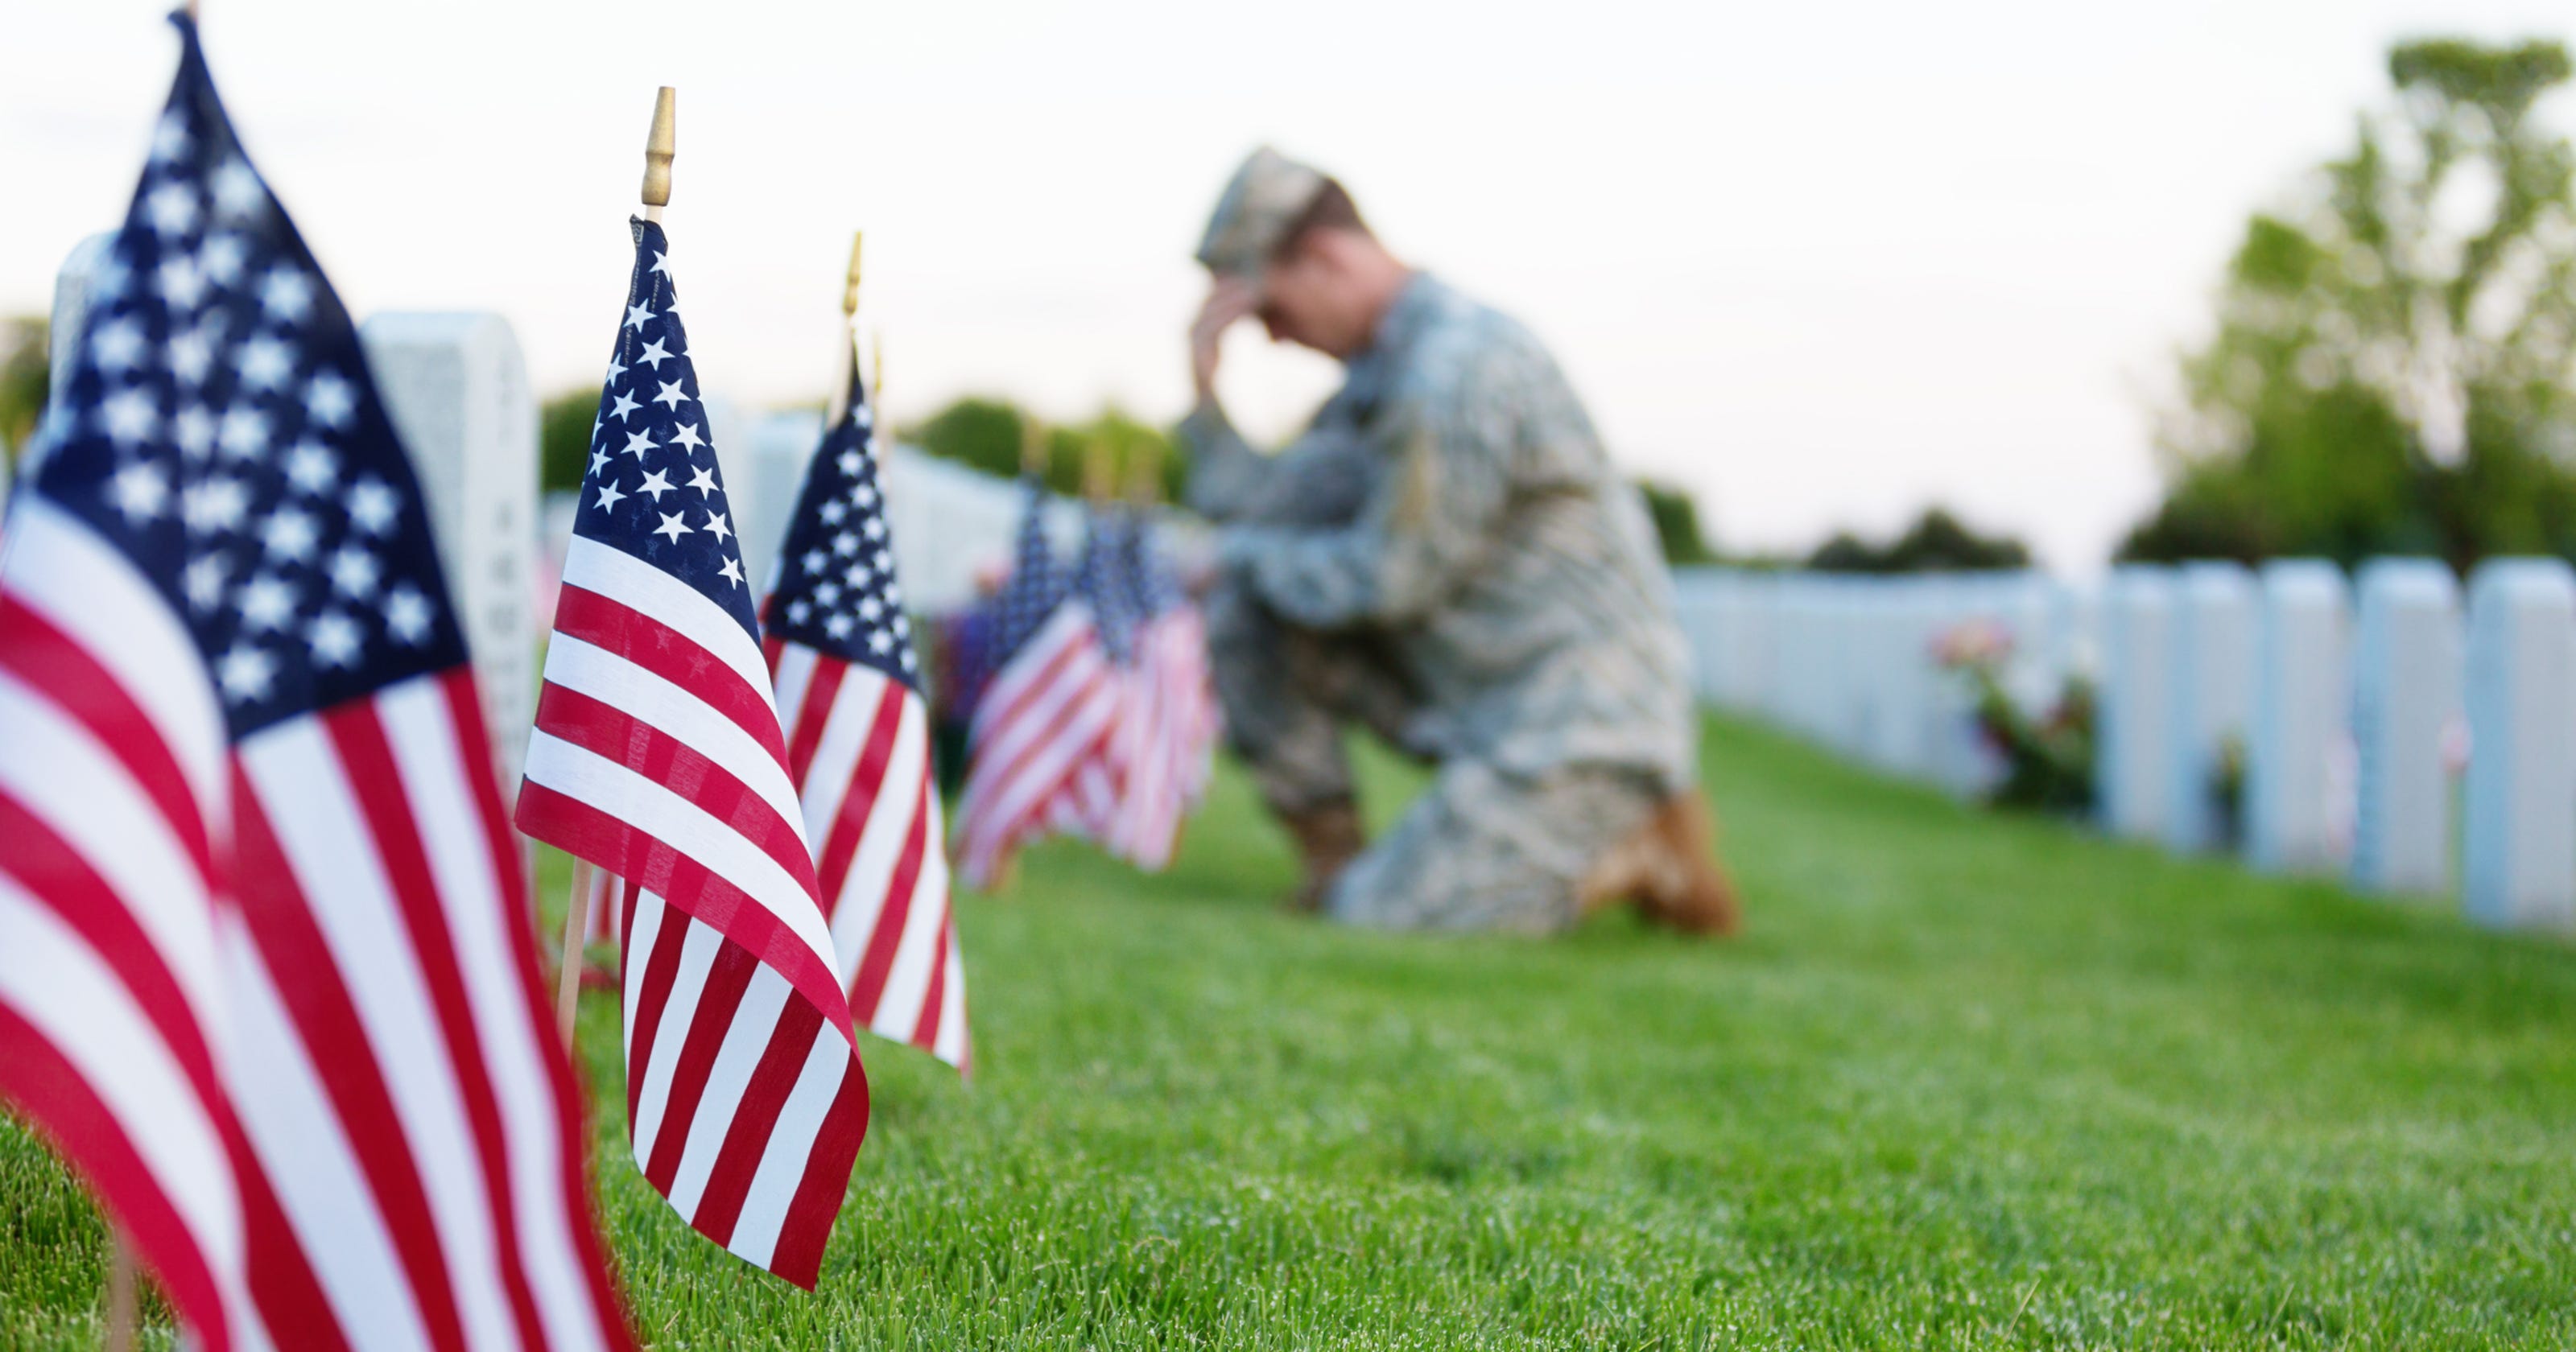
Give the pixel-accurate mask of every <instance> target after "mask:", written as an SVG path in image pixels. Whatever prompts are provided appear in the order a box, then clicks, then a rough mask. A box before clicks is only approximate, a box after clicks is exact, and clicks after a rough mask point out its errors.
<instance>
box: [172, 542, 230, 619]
mask: <svg viewBox="0 0 2576 1352" xmlns="http://www.w3.org/2000/svg"><path fill="white" fill-rule="evenodd" d="M231 576H232V568H231V567H230V566H229V565H228V564H226V563H225V562H224V556H223V555H221V554H200V555H198V556H197V557H195V558H193V559H190V560H188V566H187V567H185V568H182V569H180V570H179V590H181V591H183V592H186V593H187V595H188V605H189V608H191V609H193V610H200V611H210V610H213V609H214V608H215V607H217V606H219V605H222V604H223V602H224V584H225V583H226V582H227V581H230V580H231Z"/></svg>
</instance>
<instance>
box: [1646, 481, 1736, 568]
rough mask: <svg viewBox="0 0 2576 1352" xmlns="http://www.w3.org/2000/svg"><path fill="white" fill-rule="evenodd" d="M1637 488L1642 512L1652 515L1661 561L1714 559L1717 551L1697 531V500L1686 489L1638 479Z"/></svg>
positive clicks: (1706, 561)
mask: <svg viewBox="0 0 2576 1352" xmlns="http://www.w3.org/2000/svg"><path fill="white" fill-rule="evenodd" d="M1637 491H1638V492H1639V493H1642V494H1644V495H1645V498H1646V514H1647V515H1648V516H1650V517H1652V518H1654V522H1655V538H1656V540H1658V541H1659V542H1661V543H1662V545H1663V547H1664V562H1666V563H1715V562H1717V552H1716V551H1715V550H1712V549H1710V548H1709V547H1708V537H1707V536H1705V535H1703V534H1701V533H1700V528H1699V503H1698V502H1696V501H1694V500H1693V499H1692V497H1691V495H1690V490H1688V489H1686V488H1682V487H1680V486H1679V485H1676V484H1668V483H1663V482H1661V481H1659V480H1655V479H1639V480H1638V481H1637Z"/></svg>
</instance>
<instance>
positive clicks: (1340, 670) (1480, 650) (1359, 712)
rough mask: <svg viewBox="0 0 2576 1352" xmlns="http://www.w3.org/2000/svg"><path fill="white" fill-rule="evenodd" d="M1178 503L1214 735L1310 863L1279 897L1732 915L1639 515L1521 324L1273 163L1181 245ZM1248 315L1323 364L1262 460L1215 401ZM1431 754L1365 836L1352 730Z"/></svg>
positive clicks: (1468, 909) (1539, 924)
mask: <svg viewBox="0 0 2576 1352" xmlns="http://www.w3.org/2000/svg"><path fill="white" fill-rule="evenodd" d="M1198 257H1199V261H1200V262H1202V263H1204V264H1205V265H1206V266H1207V268H1208V270H1209V272H1210V273H1211V274H1213V276H1214V279H1215V280H1214V285H1213V287H1212V289H1211V290H1210V293H1209V295H1208V298H1207V302H1206V304H1205V305H1204V306H1203V307H1202V309H1201V310H1200V313H1199V316H1198V319H1197V321H1196V323H1195V324H1194V325H1193V326H1192V330H1191V349H1192V350H1191V357H1192V374H1193V376H1194V378H1195V380H1196V384H1197V391H1198V406H1197V408H1196V409H1195V410H1194V411H1193V412H1192V413H1191V414H1190V416H1189V418H1188V420H1187V421H1186V422H1184V423H1183V424H1182V427H1181V436H1182V440H1183V442H1184V443H1185V445H1186V446H1187V447H1188V448H1189V449H1190V451H1191V453H1192V455H1193V457H1194V463H1193V465H1192V473H1191V476H1190V498H1191V505H1192V506H1194V507H1196V508H1197V509H1198V510H1199V511H1201V512H1202V513H1204V514H1206V515H1207V516H1208V517H1210V518H1211V519H1213V520H1215V521H1217V522H1219V523H1220V524H1221V525H1222V527H1223V529H1222V531H1221V534H1220V537H1219V538H1220V549H1219V557H1220V559H1221V560H1222V567H1221V570H1220V575H1219V579H1218V581H1217V583H1216V585H1215V588H1214V590H1213V592H1212V593H1211V595H1210V596H1209V598H1208V605H1207V612H1208V625H1209V644H1210V648H1211V656H1212V661H1213V664H1214V667H1215V675H1216V683H1217V693H1218V697H1219V699H1220V701H1221V702H1222V704H1223V706H1224V710H1225V715H1226V722H1227V728H1228V735H1229V736H1230V738H1231V739H1232V741H1233V742H1234V745H1235V747H1236V749H1237V750H1238V751H1239V752H1240V753H1241V754H1242V755H1243V757H1244V758H1245V759H1246V760H1247V761H1248V762H1249V763H1250V764H1251V766H1252V769H1253V773H1254V775H1255V776H1256V778H1257V780H1258V782H1259V784H1260V788H1261V792H1262V795H1263V797H1264V799H1265V800H1266V801H1267V802H1268V804H1269V806H1270V808H1271V810H1272V811H1274V812H1276V813H1277V814H1278V815H1279V817H1280V818H1281V820H1283V821H1284V822H1285V823H1286V824H1287V826H1288V828H1289V830H1290V833H1291V834H1292V835H1294V836H1295V837H1296V840H1297V842H1298V845H1299V848H1300V850H1301V852H1302V853H1303V855H1304V859H1305V865H1306V872H1307V877H1306V885H1305V888H1304V890H1303V892H1302V893H1301V898H1302V900H1303V902H1304V903H1305V904H1306V905H1308V906H1311V907H1316V908H1320V909H1322V910H1324V911H1325V912H1327V913H1329V914H1331V915H1332V916H1334V917H1335V918H1337V919H1341V920H1346V921H1351V922H1354V923H1359V924H1367V925H1382V926H1391V927H1406V928H1447V929H1470V928H1474V929H1508V930H1522V931H1537V932H1544V931H1552V930H1557V929H1561V928H1563V927H1565V926H1566V925H1569V924H1571V923H1572V922H1573V921H1574V920H1575V919H1577V918H1578V917H1579V916H1581V915H1582V914H1584V913H1585V912H1586V911H1588V910H1591V909H1593V908H1595V907H1598V906H1601V905H1605V904H1608V903H1611V902H1614V901H1618V900H1622V899H1627V900H1634V901H1635V902H1636V903H1637V904H1638V905H1639V907H1640V908H1641V909H1642V910H1643V911H1644V913H1645V914H1646V915H1648V916H1649V917H1651V918H1653V919H1656V920H1658V921H1661V922H1663V923H1667V924H1671V925H1674V926H1676V927H1679V928H1682V929H1686V930H1690V931H1693V932H1725V931H1728V930H1732V929H1733V928H1734V927H1735V924H1736V906H1735V899H1734V896H1733V893H1732V891H1731V889H1730V888H1729V887H1728V885H1727V883H1726V881H1725V879H1724V877H1723V875H1722V874H1720V872H1719V871H1718V869H1717V865H1716V861H1715V858H1714V856H1713V854H1712V852H1711V841H1710V827H1709V819H1708V814H1707V808H1706V805H1705V803H1704V802H1703V801H1702V799H1701V798H1700V796H1699V794H1698V793H1697V791H1696V789H1695V788H1694V778H1693V766H1694V761H1695V754H1694V753H1695V750H1696V743H1697V737H1696V736H1695V729H1696V723H1695V721H1694V719H1693V716H1692V712H1691V704H1690V697H1689V692H1688V687H1687V681H1686V680H1685V676H1684V662H1685V658H1684V649H1683V644H1682V639H1681V633H1680V630H1679V629H1678V627H1677V626H1676V625H1675V623H1674V620H1673V614H1672V602H1671V595H1670V588H1669V583H1668V580H1667V578H1666V576H1665V573H1664V569H1663V565H1662V562H1661V559H1660V557H1659V556H1658V553H1657V550H1656V547H1655V536H1654V531H1653V528H1652V526H1651V525H1650V524H1649V522H1648V520H1647V517H1646V513H1645V508H1644V504H1643V503H1642V501H1641V500H1640V498H1639V496H1638V494H1637V491H1636V490H1635V488H1634V487H1633V486H1631V485H1630V484H1628V483H1627V482H1625V481H1624V480H1623V479H1621V478H1620V477H1619V475H1618V473H1617V472H1616V470H1615V469H1614V468H1613V466H1612V465H1611V463H1610V460H1609V457H1608V455H1607V454H1606V453H1605V452H1604V451H1603V450H1602V447H1601V443H1600V439H1599V438H1598V436H1596V435H1595V433H1594V431H1593V428H1592V422H1591V419H1590V418H1589V417H1588V416H1586V414H1585V413H1584V411H1583V406H1582V404H1581V403H1580V402H1579V401H1578V400H1577V399H1576V398H1575V396H1574V392H1573V390H1572V389H1571V388H1569V387H1568V386H1567V384H1566V380H1565V376H1564V374H1563V373H1562V372H1561V371H1559V370H1558V369H1557V366H1556V363H1555V361H1554V360H1553V359H1552V358H1550V357H1549V356H1548V354H1547V352H1546V351H1545V349H1543V348H1541V347H1540V346H1539V344H1538V341H1537V340H1536V339H1535V338H1533V337H1531V335H1530V334H1529V332H1528V331H1527V330H1525V329H1523V328H1522V327H1521V326H1520V325H1519V324H1517V323H1515V322H1514V321H1512V320H1510V319H1508V318H1506V317H1504V316H1503V315H1501V314H1499V313H1497V312H1495V311H1494V310H1492V309H1489V308H1487V307H1485V306H1483V305H1480V304H1478V303H1476V302H1475V301H1472V300H1469V299H1468V298H1467V297H1465V296H1463V295H1460V294H1459V293H1458V292H1456V291H1454V290H1451V289H1450V288H1449V287H1448V286H1446V285H1445V284H1443V283H1441V282H1440V281H1438V280H1437V279H1435V278H1433V277H1431V276H1430V275H1428V274H1426V273H1422V272H1417V271H1415V270H1413V269H1411V268H1409V267H1408V266H1406V265H1405V264H1404V263H1402V262H1400V261H1398V260H1397V259H1396V258H1395V257H1394V256H1393V255H1392V254H1390V253H1389V252H1387V250H1386V248H1385V246H1384V245H1382V244H1381V243H1379V241H1378V240H1377V238H1376V237H1375V236H1374V235H1372V234H1371V233H1370V232H1369V229H1368V227H1367V226H1366V225H1365V224H1364V223H1362V221H1361V219H1360V216H1359V213H1358V211H1357V210H1356V209H1355V208H1354V206H1353V204H1352V202H1351V199H1350V196H1349V194H1348V193H1346V192H1345V191H1344V190H1343V189H1342V187H1341V185H1340V184H1338V183H1336V182H1335V181H1334V180H1332V179H1330V178H1327V177H1325V176H1324V175H1322V174H1320V173H1318V172H1317V171H1315V170H1314V169H1312V168H1309V167H1307V166H1305V165H1301V164H1298V163H1295V162H1294V161H1291V160H1288V159H1286V158H1285V157H1283V156H1281V155H1279V154H1277V153H1276V152H1274V151H1271V150H1268V149H1263V150H1260V151H1257V152H1255V153H1254V154H1253V156H1252V157H1251V159H1249V160H1248V161H1246V162H1245V163H1244V165H1243V167H1242V169H1240V170H1239V171H1238V172H1237V173H1236V174H1235V176H1234V179H1233V181H1232V182H1231V183H1230V184H1228V186H1227V188H1226V190H1225V195H1224V197H1223V198H1222V199H1221V200H1220V201H1219V202H1218V204H1217V209H1216V213H1215V217H1214V219H1213V220H1211V221H1210V222H1209V224H1208V230H1207V236H1206V239H1205V240H1204V241H1203V242H1202V243H1201V244H1200V246H1199V254H1198ZM1249 317H1258V318H1259V319H1260V321H1261V323H1262V325H1263V326H1264V327H1265V328H1266V329H1267V330H1268V331H1269V333H1270V336H1271V338H1272V339H1273V340H1275V341H1284V342H1293V343H1298V344H1301V345H1303V346H1306V347H1310V348H1313V349H1315V350H1317V351H1319V352H1322V353H1324V354H1326V355H1327V356H1330V357H1333V358H1335V359H1337V360H1339V361H1341V362H1342V363H1343V365H1344V367H1345V378H1344V382H1343V385H1342V387H1341V389H1340V390H1339V391H1338V392H1337V393H1335V394H1334V395H1333V396H1332V398H1331V399H1330V400H1328V401H1327V402H1326V403H1325V404H1324V406H1323V408H1322V410H1321V411H1320V412H1319V413H1318V414H1317V415H1316V417H1315V420H1314V422H1313V424H1312V425H1311V426H1310V427H1309V428H1308V429H1307V431H1306V432H1305V433H1304V434H1303V435H1301V436H1300V437H1298V438H1297V440H1296V441H1295V442H1294V443H1292V444H1291V445H1289V446H1288V447H1286V448H1285V449H1283V450H1281V451H1280V452H1278V453H1277V454H1275V455H1262V454H1260V453H1258V452H1255V451H1254V450H1253V449H1252V448H1251V447H1250V446H1249V445H1247V444H1246V443H1245V442H1244V440H1243V438H1242V437H1241V436H1239V435H1238V434H1237V433H1236V432H1235V431H1234V429H1233V426H1232V425H1231V424H1230V423H1229V422H1228V421H1227V420H1226V416H1225V414H1224V412H1223V410H1221V409H1220V408H1219V407H1218V406H1217V402H1216V398H1215V393H1214V380H1215V375H1216V366H1217V351H1218V344H1219V341H1220V340H1221V339H1222V337H1223V336H1224V333H1225V331H1226V330H1227V329H1228V328H1229V327H1230V326H1232V325H1233V324H1234V323H1235V322H1236V321H1238V320H1241V319H1245V318H1249ZM1354 722H1356V723H1359V724H1362V725H1365V726H1367V727H1369V728H1372V729H1373V730H1375V731H1376V732H1377V733H1378V734H1379V735H1381V736H1383V737H1384V738H1385V739H1386V740H1388V741H1389V742H1390V743H1392V744H1393V745H1395V746H1397V747H1399V748H1401V749H1402V750H1404V751H1406V752H1408V753H1410V754H1412V755H1415V756H1418V757H1421V758H1423V759H1425V760H1428V761H1430V762H1432V763H1433V764H1434V765H1436V766H1437V767H1438V773H1437V777H1436V779H1435V780H1434V782H1433V784H1432V787H1431V789H1430V790H1429V791H1428V792H1427V793H1425V794H1424V795H1423V796H1422V798H1421V799H1420V800H1419V801H1417V802H1416V803H1414V804H1413V806H1412V807H1411V808H1410V809H1409V810H1408V811H1407V812H1406V814H1405V815H1404V817H1403V819H1402V820H1401V821H1400V822H1398V823H1397V825H1396V827H1395V829H1394V831H1393V832H1392V833H1390V834H1389V835H1388V836H1386V837H1385V838H1384V839H1382V840H1380V841H1378V842H1377V843H1376V844H1375V845H1371V846H1367V847H1365V848H1363V841H1362V838H1361V832H1360V827H1359V818H1358V815H1357V813H1356V811H1355V810H1354V807H1353V785H1352V780H1351V771H1350V766H1349V764H1348V762H1347V760H1346V759H1345V757H1344V754H1343V746H1342V734H1343V730H1344V728H1345V727H1346V726H1347V725H1348V724H1350V723H1354Z"/></svg>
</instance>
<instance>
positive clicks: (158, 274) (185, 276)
mask: <svg viewBox="0 0 2576 1352" xmlns="http://www.w3.org/2000/svg"><path fill="white" fill-rule="evenodd" d="M152 289H153V290H155V291H158V292H160V293H161V299H163V300H166V301H168V302H170V304H171V306H172V307H173V308H175V309H180V310H194V309H196V308H197V302H198V301H201V300H204V299H205V298H206V274H205V272H204V271H203V270H202V269H200V268H198V266H197V264H196V262H195V260H193V259H191V258H189V257H187V256H186V255H184V254H174V255H172V256H170V257H168V258H165V259H162V260H161V264H160V266H158V267H155V268H154V269H152Z"/></svg>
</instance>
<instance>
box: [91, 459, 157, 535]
mask: <svg viewBox="0 0 2576 1352" xmlns="http://www.w3.org/2000/svg"><path fill="white" fill-rule="evenodd" d="M107 500H108V502H109V503H111V504H112V505H114V506H115V508H116V510H117V511H119V512H122V513H124V515H125V519H126V521H127V523H128V524H132V525H140V524H142V523H143V522H146V521H149V520H151V519H152V518H153V517H156V516H159V515H161V510H162V508H163V507H165V506H167V505H168V504H169V501H170V482H169V481H168V480H167V479H164V478H162V477H161V471H160V470H159V469H157V468H155V467H154V466H152V465H148V464H144V463H141V462H137V463H135V464H131V465H127V466H126V467H125V468H123V469H120V470H118V471H117V472H116V473H115V474H114V475H112V476H110V477H109V479H108V481H107Z"/></svg>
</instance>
